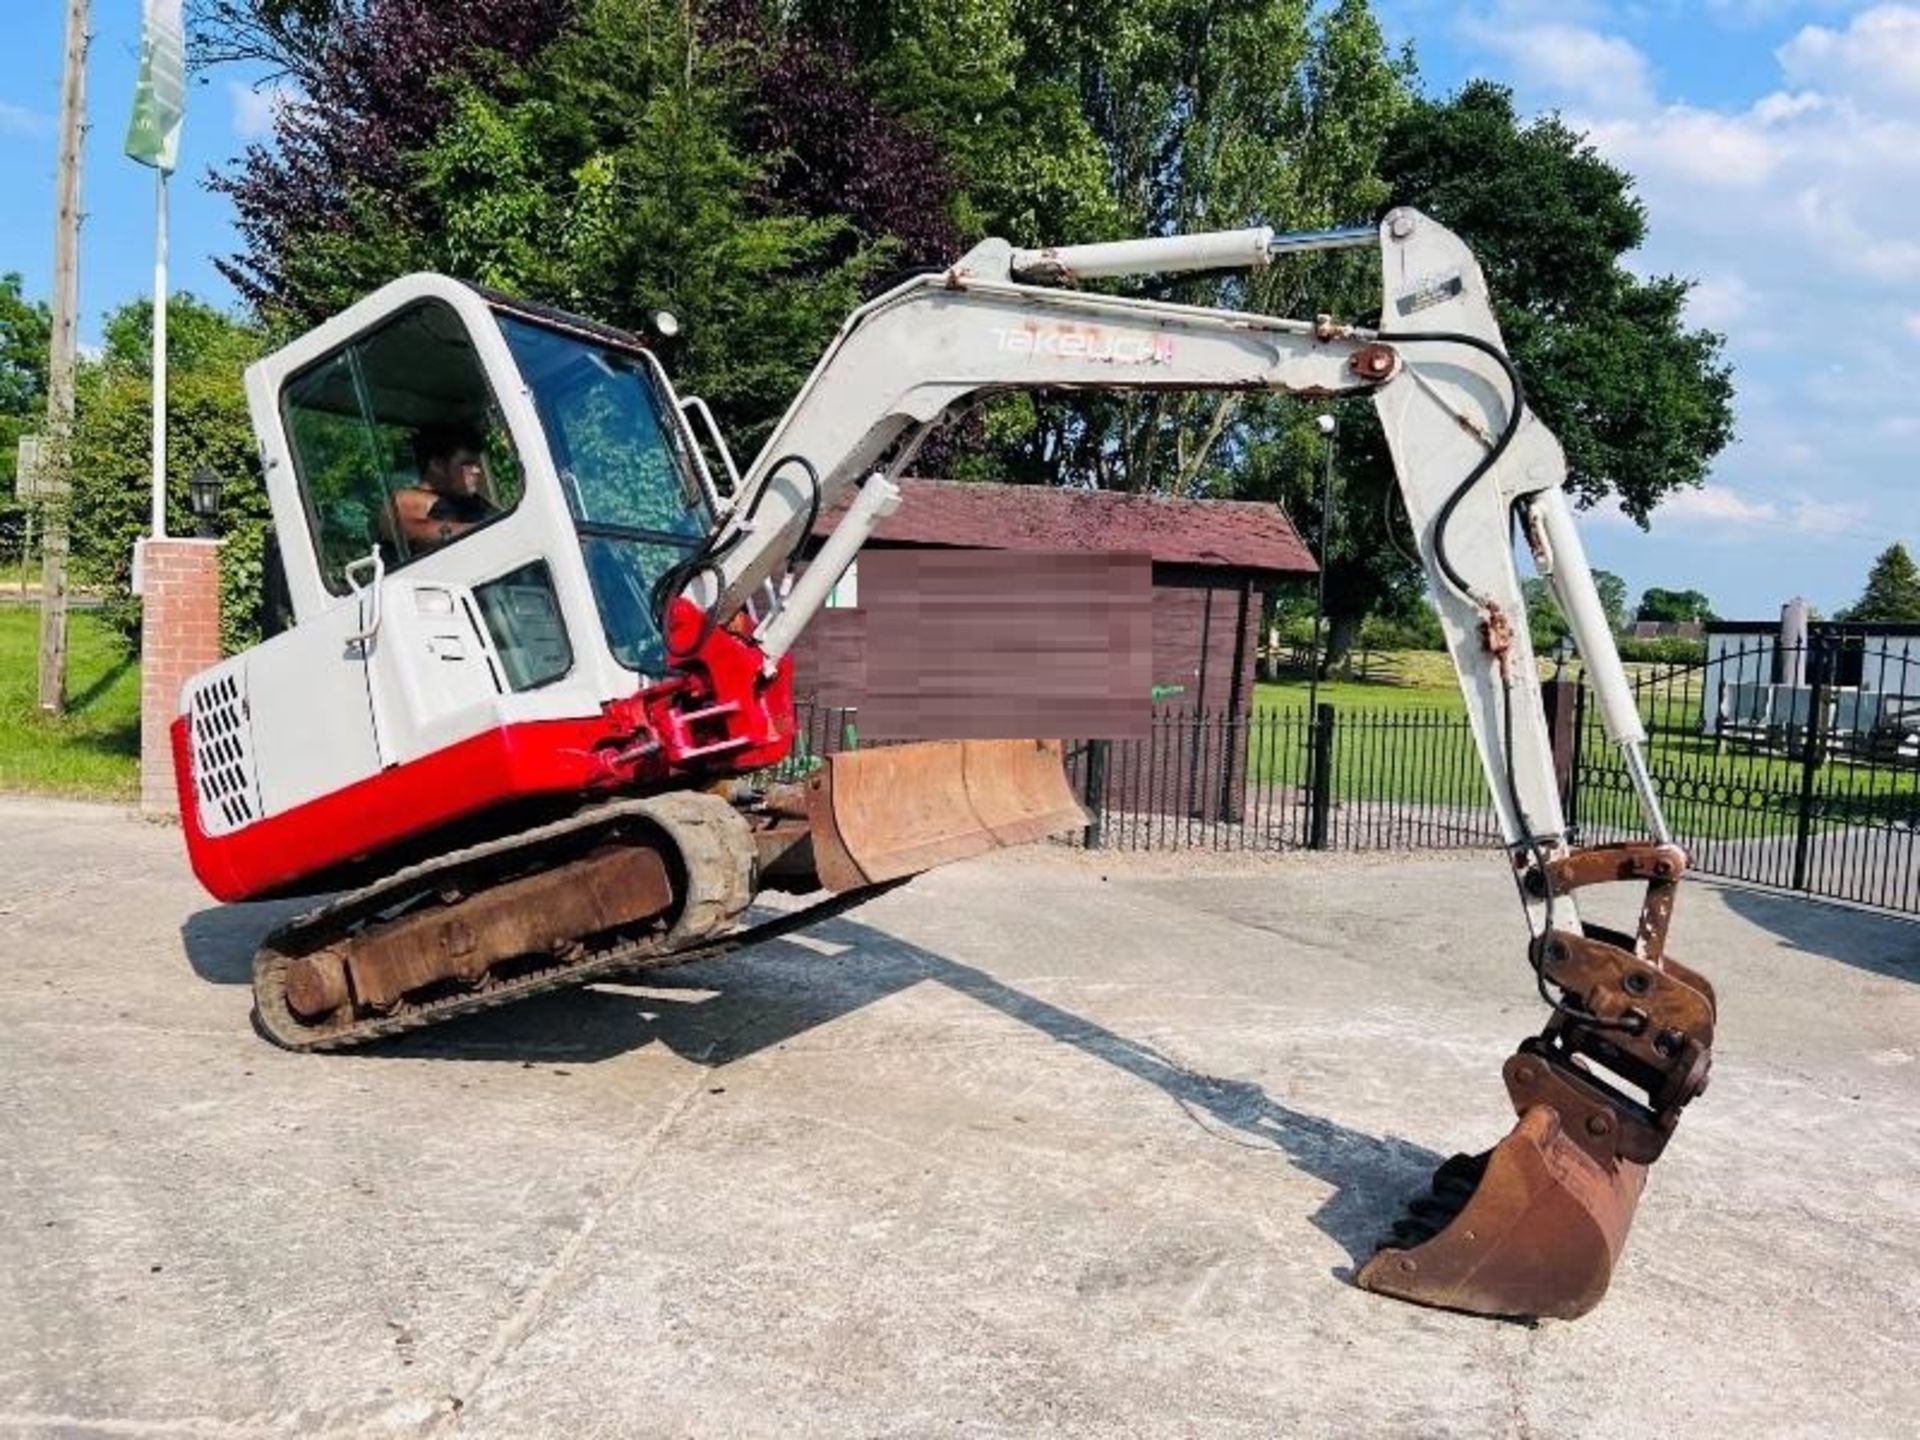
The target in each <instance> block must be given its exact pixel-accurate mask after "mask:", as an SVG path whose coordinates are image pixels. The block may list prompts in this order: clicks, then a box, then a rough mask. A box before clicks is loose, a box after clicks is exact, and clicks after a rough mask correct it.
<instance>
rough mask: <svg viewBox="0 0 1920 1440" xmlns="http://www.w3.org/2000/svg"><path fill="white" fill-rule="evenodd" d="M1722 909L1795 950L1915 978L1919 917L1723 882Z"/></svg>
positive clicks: (1919, 969)
mask: <svg viewBox="0 0 1920 1440" xmlns="http://www.w3.org/2000/svg"><path fill="white" fill-rule="evenodd" d="M1720 894H1721V897H1722V898H1723V899H1724V900H1725V901H1726V904H1727V908H1728V909H1729V910H1731V911H1733V913H1734V914H1736V915H1738V916H1740V917H1741V918H1742V919H1743V920H1750V921H1752V922H1753V923H1754V924H1755V925H1758V926H1760V928H1761V929H1763V930H1770V931H1772V932H1773V933H1774V934H1775V935H1778V936H1779V937H1780V938H1781V939H1782V940H1784V941H1786V942H1787V943H1788V944H1789V945H1791V946H1792V947H1793V948H1794V949H1796V950H1802V951H1805V952H1806V953H1807V954H1809V955H1818V956H1821V957H1822V958H1824V959H1828V960H1838V961H1839V962H1840V963H1841V964H1843V965H1852V966H1853V967H1855V968H1856V969H1859V970H1868V971H1871V972H1872V973H1873V974H1875V975H1887V976H1890V977H1892V978H1893V979H1896V980H1911V981H1916V982H1920V919H1912V920H1908V919H1902V918H1901V917H1899V916H1896V915H1877V914H1874V913H1872V912H1870V911H1865V910H1853V909H1849V908H1848V907H1846V906H1844V905H1833V904H1828V903H1825V902H1823V901H1819V900H1814V899H1810V898H1808V897H1807V896H1804V895H1775V894H1771V893H1769V892H1767V891H1764V890H1748V889H1745V888H1744V887H1740V886H1734V885H1727V886H1723V887H1722V888H1721V890H1720Z"/></svg>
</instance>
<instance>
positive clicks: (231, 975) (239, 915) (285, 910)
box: [180, 899, 318, 985]
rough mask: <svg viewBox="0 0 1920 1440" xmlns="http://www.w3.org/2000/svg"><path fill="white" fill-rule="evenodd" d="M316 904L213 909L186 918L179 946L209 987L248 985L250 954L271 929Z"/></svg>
mask: <svg viewBox="0 0 1920 1440" xmlns="http://www.w3.org/2000/svg"><path fill="white" fill-rule="evenodd" d="M317 903H318V902H317V901H315V900H312V899H303V900H264V901H261V902H260V903H258V904H255V905H213V906H209V907H208V908H207V909H205V910H197V911H195V912H194V913H193V914H191V915H189V916H188V917H187V919H186V923H185V924H183V925H182V926H181V927H180V943H181V946H182V947H183V948H184V949H185V950H186V952H187V964H189V965H191V966H192V967H193V973H194V974H196V975H198V976H199V977H200V978H201V979H202V980H205V981H206V982H207V983H208V984H210V985H251V984H252V983H253V952H254V951H255V950H257V949H259V948H260V942H261V941H262V940H264V939H266V938H267V935H268V933H269V932H270V931H271V930H272V929H273V928H274V926H276V925H279V924H281V923H283V922H284V921H286V920H289V919H291V918H292V917H293V916H295V915H298V914H299V913H300V912H301V911H302V910H310V909H312V908H313V906H314V905H315V904H317Z"/></svg>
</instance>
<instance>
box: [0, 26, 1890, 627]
mask: <svg viewBox="0 0 1920 1440" xmlns="http://www.w3.org/2000/svg"><path fill="white" fill-rule="evenodd" d="M13 8H14V10H15V12H16V13H15V14H14V16H13V19H12V21H11V24H10V26H9V31H10V36H11V43H10V44H9V45H8V46H6V47H5V48H4V50H0V189H4V192H5V193H7V194H9V195H11V196H12V197H13V203H11V204H10V205H8V206H5V207H0V270H19V271H21V272H23V273H24V274H25V276H26V279H27V285H28V288H29V290H30V292H32V293H35V294H45V293H46V289H47V284H48V276H49V274H50V271H51V262H52V250H53V220H52V204H53V172H54V162H55V149H54V146H55V133H54V132H55V117H56V115H57V112H58V109H59V98H60V96H59V90H60V74H59V71H60V57H61V34H60V25H61V14H62V10H63V7H62V6H61V5H60V4H59V3H58V0H15V5H14V7H13ZM1376 8H1377V9H1378V10H1379V12H1380V14H1381V16H1382V18H1383V20H1384V21H1385V23H1386V25H1387V27H1388V30H1389V33H1390V34H1392V35H1393V36H1394V37H1395V38H1396V39H1407V40H1411V41H1412V42H1413V44H1414V47H1415V50H1416V53H1417V55H1418V58H1419V62H1420V66H1421V71H1422V75H1423V77H1424V79H1425V83H1426V84H1427V86H1428V88H1429V89H1432V90H1436V91H1447V90H1451V89H1453V88H1456V87H1457V86H1458V85H1459V84H1460V83H1461V82H1463V81H1464V80H1466V79H1468V78H1470V77H1473V76H1487V77H1490V78H1493V79H1497V80H1500V81H1502V82H1504V83H1506V84H1509V85H1511V86H1512V87H1513V88H1514V90H1515V92H1516V93H1517V95H1518V97H1519V99H1520V103H1521V105H1522V106H1523V107H1524V108H1525V109H1527V110H1529V111H1538V110H1546V109H1557V110H1559V111H1560V112H1561V113H1562V114H1563V115H1565V116H1566V117H1567V119H1568V120H1569V121H1571V122H1573V123H1574V124H1576V125H1578V126H1579V127H1580V128H1581V129H1583V130H1585V131H1587V132H1589V133H1590V134H1591V136H1592V137H1593V140H1594V142H1595V144H1596V145H1597V146H1598V147H1599V149H1600V150H1601V151H1602V152H1603V153H1605V154H1607V155H1608V156H1610V157H1612V158H1613V159H1615V160H1616V161H1617V162H1618V163H1620V164H1622V165H1624V166H1625V167H1626V168H1627V169H1628V170H1630V171H1631V172H1632V173H1633V174H1635V175H1636V176H1637V177H1638V178H1639V181H1640V193H1641V195H1642V197H1643V198H1644V199H1645V201H1646V203H1647V207H1648V211H1649V216H1650V221H1651V234H1650V238H1649V241H1648V244H1647V246H1646V248H1645V250H1644V252H1642V253H1641V254H1639V255H1636V256H1634V257H1633V263H1634V264H1635V265H1636V267H1637V268H1640V269H1642V270H1644V271H1646V272H1649V273H1674V274H1680V275H1684V276H1688V277H1690V278H1692V279H1694V280H1696V281H1698V282H1699V289H1698V291H1697V292H1696V295H1695V299H1694V304H1693V317H1694V319H1695V321H1696V322H1697V323H1700V324H1704V325H1710V326H1712V327H1713V328H1714V329H1717V330H1720V331H1723V332H1724V333H1725V334H1726V335H1727V337H1728V342H1729V354H1730V356H1731V358H1732V359H1733V361H1734V364H1735V367H1736V380H1737V383H1738V386H1739V392H1740V393H1739V400H1738V414H1739V438H1738V440H1737V441H1736V443H1735V444H1734V445H1733V446H1732V447H1731V448H1730V449H1729V450H1728V451H1727V452H1726V453H1725V454H1724V455H1722V456H1721V458H1720V460H1719V461H1718V462H1717V463H1716V465H1715V467H1714V470H1713V474H1712V476H1711V478H1710V480H1709V483H1708V484H1707V485H1706V486H1705V487H1703V488H1702V489H1700V490H1698V491H1693V492H1688V493H1686V494H1683V495H1680V496H1676V497H1675V498H1674V499H1672V500H1671V501H1669V502H1668V504H1667V505H1665V506H1663V507H1662V508H1661V510H1660V511H1659V512H1658V513H1657V514H1656V515H1655V517H1654V523H1653V530H1652V533H1651V534H1644V533H1642V532H1641V531H1640V530H1638V529H1637V528H1636V527H1634V526H1633V525H1631V524H1630V523H1628V522H1627V521H1625V520H1624V519H1623V518H1621V517H1620V516H1618V515H1617V514H1614V513H1610V512H1606V511H1597V512H1591V513H1589V514H1588V515H1587V516H1586V517H1585V521H1586V523H1585V526H1584V528H1585V531H1586V535H1587V538H1588V543H1589V547H1590V548H1591V550H1592V551H1593V558H1594V561H1595V563H1596V564H1598V565H1601V566H1603V567H1605V568H1607V569H1610V570H1614V571H1616V572H1618V573H1619V574H1620V575H1622V576H1623V577H1624V578H1625V579H1626V581H1627V584H1628V587H1629V589H1630V591H1631V592H1632V593H1633V594H1635V595H1636V596H1637V595H1638V593H1639V592H1640V591H1641V590H1642V589H1644V588H1645V587H1646V586H1649V585H1664V586H1668V587H1672V588H1689V587H1691V588H1698V589H1701V590H1704V591H1706V592H1707V593H1708V594H1709V595H1710V596H1711V597H1712V598H1713V600H1714V602H1715V605H1716V607H1717V608H1718V610H1719V611H1720V613H1721V614H1723V615H1727V616H1731V617H1737V618H1743V619H1748V618H1762V617H1766V616H1771V615H1773V614H1775V613H1776V612H1777V608H1778V606H1779V605H1780V603H1781V602H1782V601H1784V600H1785V599H1787V598H1788V597H1790V596H1791V595H1794V594H1802V595H1805V596H1806V597H1807V598H1808V599H1809V600H1811V601H1812V602H1813V603H1814V604H1815V605H1817V606H1819V607H1821V608H1822V609H1823V610H1826V611H1829V612H1830V611H1832V610H1833V609H1835V608H1837V607H1838V606H1840V605H1844V604H1846V603H1847V602H1848V601H1850V600H1852V599H1854V598H1855V597H1856V596H1857V595H1858V593H1859V589H1860V586H1861V582H1862V580H1863V578H1864V576H1865V572H1866V568H1867V566H1868V564H1869V563H1870V562H1871V560H1872V558H1873V556H1874V555H1875V554H1876V553H1878V551H1879V550H1880V549H1881V548H1883V547H1884V546H1885V545H1886V544H1887V543H1889V542H1890V541H1892V540H1894V539H1901V540H1904V541H1906V543H1907V545H1908V547H1909V548H1910V549H1912V550H1914V551H1915V553H1916V554H1920V487H1916V484H1915V478H1914V474H1913V464H1912V461H1911V459H1910V457H1911V455H1912V453H1913V451H1914V449H1915V446H1916V444H1920V3H1914V4H1875V5H1863V4H1851V3H1845V0H1809V3H1796V0H1695V3H1680V0H1638V3H1632V0H1628V3H1606V0H1552V3H1543V0H1496V3H1493V4H1480V5H1462V4H1458V3H1454V0H1376ZM93 10H94V28H95V37H94V43H93V49H92V54H91V61H90V65H89V73H88V77H87V85H88V101H89V111H90V119H91V122H92V129H91V131H90V133H89V136H88V143H87V150H86V162H85V170H84V174H83V182H82V183H83V197H84V207H85V209H86V212H87V224H86V228H85V231H84V234H83V239H82V256H81V310H82V315H83V322H82V332H81V333H82V337H83V339H95V338H97V337H98V334H99V330H100V317H101V315H102V314H103V313H104V312H105V311H106V310H107V309H109V308H110V307H112V306H114V305H116V304H119V303H121V302H124V301H126V300H129V299H133V298H135V297H137V296H139V295H141V294H144V293H145V292H146V291H147V290H148V288H149V287H150V285H151V276H152V223H153V221H152V216H153V180H152V172H151V171H149V170H146V169H144V168H143V167H140V166H137V165H135V164H133V163H132V162H131V161H129V160H127V159H125V158H124V157H123V156H122V155H121V153H120V146H121V142H122V140H123V138H124V136H125V133H126V125H127V115H128V110H129V108H130V105H131V102H132V96H133V72H134V64H135V58H136V54H137V48H138V34H139V11H140V6H139V4H138V0H94V6H93ZM21 12H24V13H21ZM246 78H247V77H244V76H241V75H238V74H235V73H232V72H218V73H215V74H213V75H212V76H210V77H207V79H206V82H205V83H204V84H202V85H200V86H198V87H196V88H195V89H194V91H193V92H192V94H191V96H190V98H189V102H188V104H189V109H188V117H187V125H186V131H185V135H184V138H183V142H182V147H181V168H180V171H179V173H178V174H177V175H176V176H175V179H174V184H173V191H174V201H173V279H174V284H175V286H176V287H177V288H184V289H189V290H192V291H194V292H196V293H198V294H200V295H203V296H206V297H208V298H210V299H213V300H216V301H221V302H230V301H231V300H232V298H233V297H232V293H231V291H230V289H229V288H228V286H227V285H226V283H225V282H224V281H223V280H222V279H221V278H220V276H219V274H218V272H217V271H215V269H214V268H213V263H212V262H213V258H214V257H215V256H217V255H220V254H223V253H226V252H228V251H230V250H231V249H232V248H233V237H232V230H231V222H230V217H229V214H228V210H227V206H226V203H225V201H224V200H222V199H221V198H220V197H218V196H214V195H210V194H208V193H207V192H206V190H205V189H204V187H203V183H202V182H203V179H204V176H205V174H206V172H207V170H208V169H209V168H210V167H213V166H217V165H220V164H223V163H224V162H226V161H227V160H228V159H229V158H230V157H231V156H233V155H234V154H235V153H237V152H238V151H239V149H240V148H241V147H242V146H243V145H244V144H245V143H246V141H247V140H248V139H250V138H253V137H255V136H257V135H259V134H260V133H261V132H262V131H263V130H264V129H265V128H266V125H267V123H268V120H269V118H270V113H271V112H270V105H271V100H270V97H269V96H267V95H264V94H260V93H256V92H255V91H253V90H252V89H250V88H249V87H248V85H247V84H246V83H245V80H246ZM1060 238H1062V239H1063V240H1070V239H1073V238H1075V237H1071V236H1063V237H1060Z"/></svg>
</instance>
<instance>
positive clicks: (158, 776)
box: [136, 540, 220, 815]
mask: <svg viewBox="0 0 1920 1440" xmlns="http://www.w3.org/2000/svg"><path fill="white" fill-rule="evenodd" d="M136 568H137V569H138V570H139V573H140V601H141V619H140V808H141V809H142V810H144V811H145V812H147V813H148V814H149V815H177V814H178V813H179V812H180V802H179V797H178V792H177V791H176V790H175V789H174V783H173V746H172V742H171V740H170V739H169V738H168V733H167V732H168V730H169V728H170V727H171V726H172V725H173V720H174V716H176V715H178V714H179V713H180V687H181V686H182V685H184V684H185V683H186V682H187V680H188V678H189V677H191V676H193V675H194V674H196V673H198V672H199V671H201V670H204V669H206V668H207V666H209V665H212V664H214V663H215V662H217V661H218V660H219V659H220V543H219V542H218V541H217V540H143V541H141V542H140V558H139V562H138V565H137V567H136Z"/></svg>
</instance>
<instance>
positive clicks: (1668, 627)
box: [1628, 620, 1707, 640]
mask: <svg viewBox="0 0 1920 1440" xmlns="http://www.w3.org/2000/svg"><path fill="white" fill-rule="evenodd" d="M1628 633H1629V634H1631V635H1632V636H1633V638H1634V639H1636V640H1698V639H1700V638H1701V636H1703V635H1705V634H1706V633H1707V626H1706V623H1705V622H1703V621H1700V620H1636V621H1634V622H1633V628H1632V630H1631V631H1629V632H1628Z"/></svg>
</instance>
